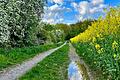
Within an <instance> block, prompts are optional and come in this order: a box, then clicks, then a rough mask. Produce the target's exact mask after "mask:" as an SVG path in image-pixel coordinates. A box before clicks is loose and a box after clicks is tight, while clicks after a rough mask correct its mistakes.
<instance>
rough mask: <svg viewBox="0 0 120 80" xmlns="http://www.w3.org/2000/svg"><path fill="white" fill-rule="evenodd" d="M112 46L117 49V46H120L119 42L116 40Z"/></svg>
mask: <svg viewBox="0 0 120 80" xmlns="http://www.w3.org/2000/svg"><path fill="white" fill-rule="evenodd" d="M112 48H113V49H117V48H118V43H117V42H116V41H114V42H113V43H112Z"/></svg>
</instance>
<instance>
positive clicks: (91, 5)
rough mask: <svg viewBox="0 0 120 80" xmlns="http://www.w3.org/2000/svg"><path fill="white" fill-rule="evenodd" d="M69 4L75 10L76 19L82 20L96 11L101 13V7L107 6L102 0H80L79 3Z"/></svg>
mask: <svg viewBox="0 0 120 80" xmlns="http://www.w3.org/2000/svg"><path fill="white" fill-rule="evenodd" d="M71 6H72V7H74V9H75V10H77V12H78V14H77V17H76V18H77V20H80V21H81V20H84V19H87V18H90V16H91V15H94V14H95V13H97V12H100V13H103V9H104V8H106V7H107V5H105V4H104V0H91V1H90V2H88V1H81V2H80V3H79V4H77V3H75V2H73V3H71Z"/></svg>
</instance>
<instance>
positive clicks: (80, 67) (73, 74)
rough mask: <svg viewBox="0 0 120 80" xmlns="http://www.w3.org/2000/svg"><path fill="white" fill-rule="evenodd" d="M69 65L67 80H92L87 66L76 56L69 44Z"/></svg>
mask: <svg viewBox="0 0 120 80" xmlns="http://www.w3.org/2000/svg"><path fill="white" fill-rule="evenodd" d="M69 46H70V51H69V58H70V61H71V63H70V65H69V70H68V75H69V80H94V79H93V77H92V74H91V73H90V70H89V68H88V66H87V65H86V64H85V62H84V61H83V60H82V59H80V57H79V56H78V55H77V53H76V51H75V48H74V47H73V46H72V44H70V43H69Z"/></svg>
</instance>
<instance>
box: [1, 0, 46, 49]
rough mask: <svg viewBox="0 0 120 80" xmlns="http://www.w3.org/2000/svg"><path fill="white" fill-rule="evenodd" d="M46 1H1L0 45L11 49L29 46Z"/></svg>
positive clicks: (33, 39) (33, 38)
mask: <svg viewBox="0 0 120 80" xmlns="http://www.w3.org/2000/svg"><path fill="white" fill-rule="evenodd" d="M45 2H46V0H1V1H0V44H1V45H3V44H5V43H7V44H8V43H9V44H10V45H11V46H12V47H15V46H18V47H20V46H24V45H30V44H32V43H33V42H34V41H35V34H34V32H35V29H36V27H37V26H38V25H39V22H40V20H41V14H42V13H43V6H44V4H45Z"/></svg>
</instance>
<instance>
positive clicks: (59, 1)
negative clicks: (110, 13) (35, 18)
mask: <svg viewBox="0 0 120 80" xmlns="http://www.w3.org/2000/svg"><path fill="white" fill-rule="evenodd" d="M118 5H120V0H48V3H47V6H45V14H44V17H43V21H44V22H47V23H51V24H56V23H67V24H71V23H76V22H78V21H83V20H85V19H89V18H90V19H97V18H98V17H99V16H104V15H105V12H104V11H103V9H104V8H108V7H109V6H112V7H115V6H118Z"/></svg>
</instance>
